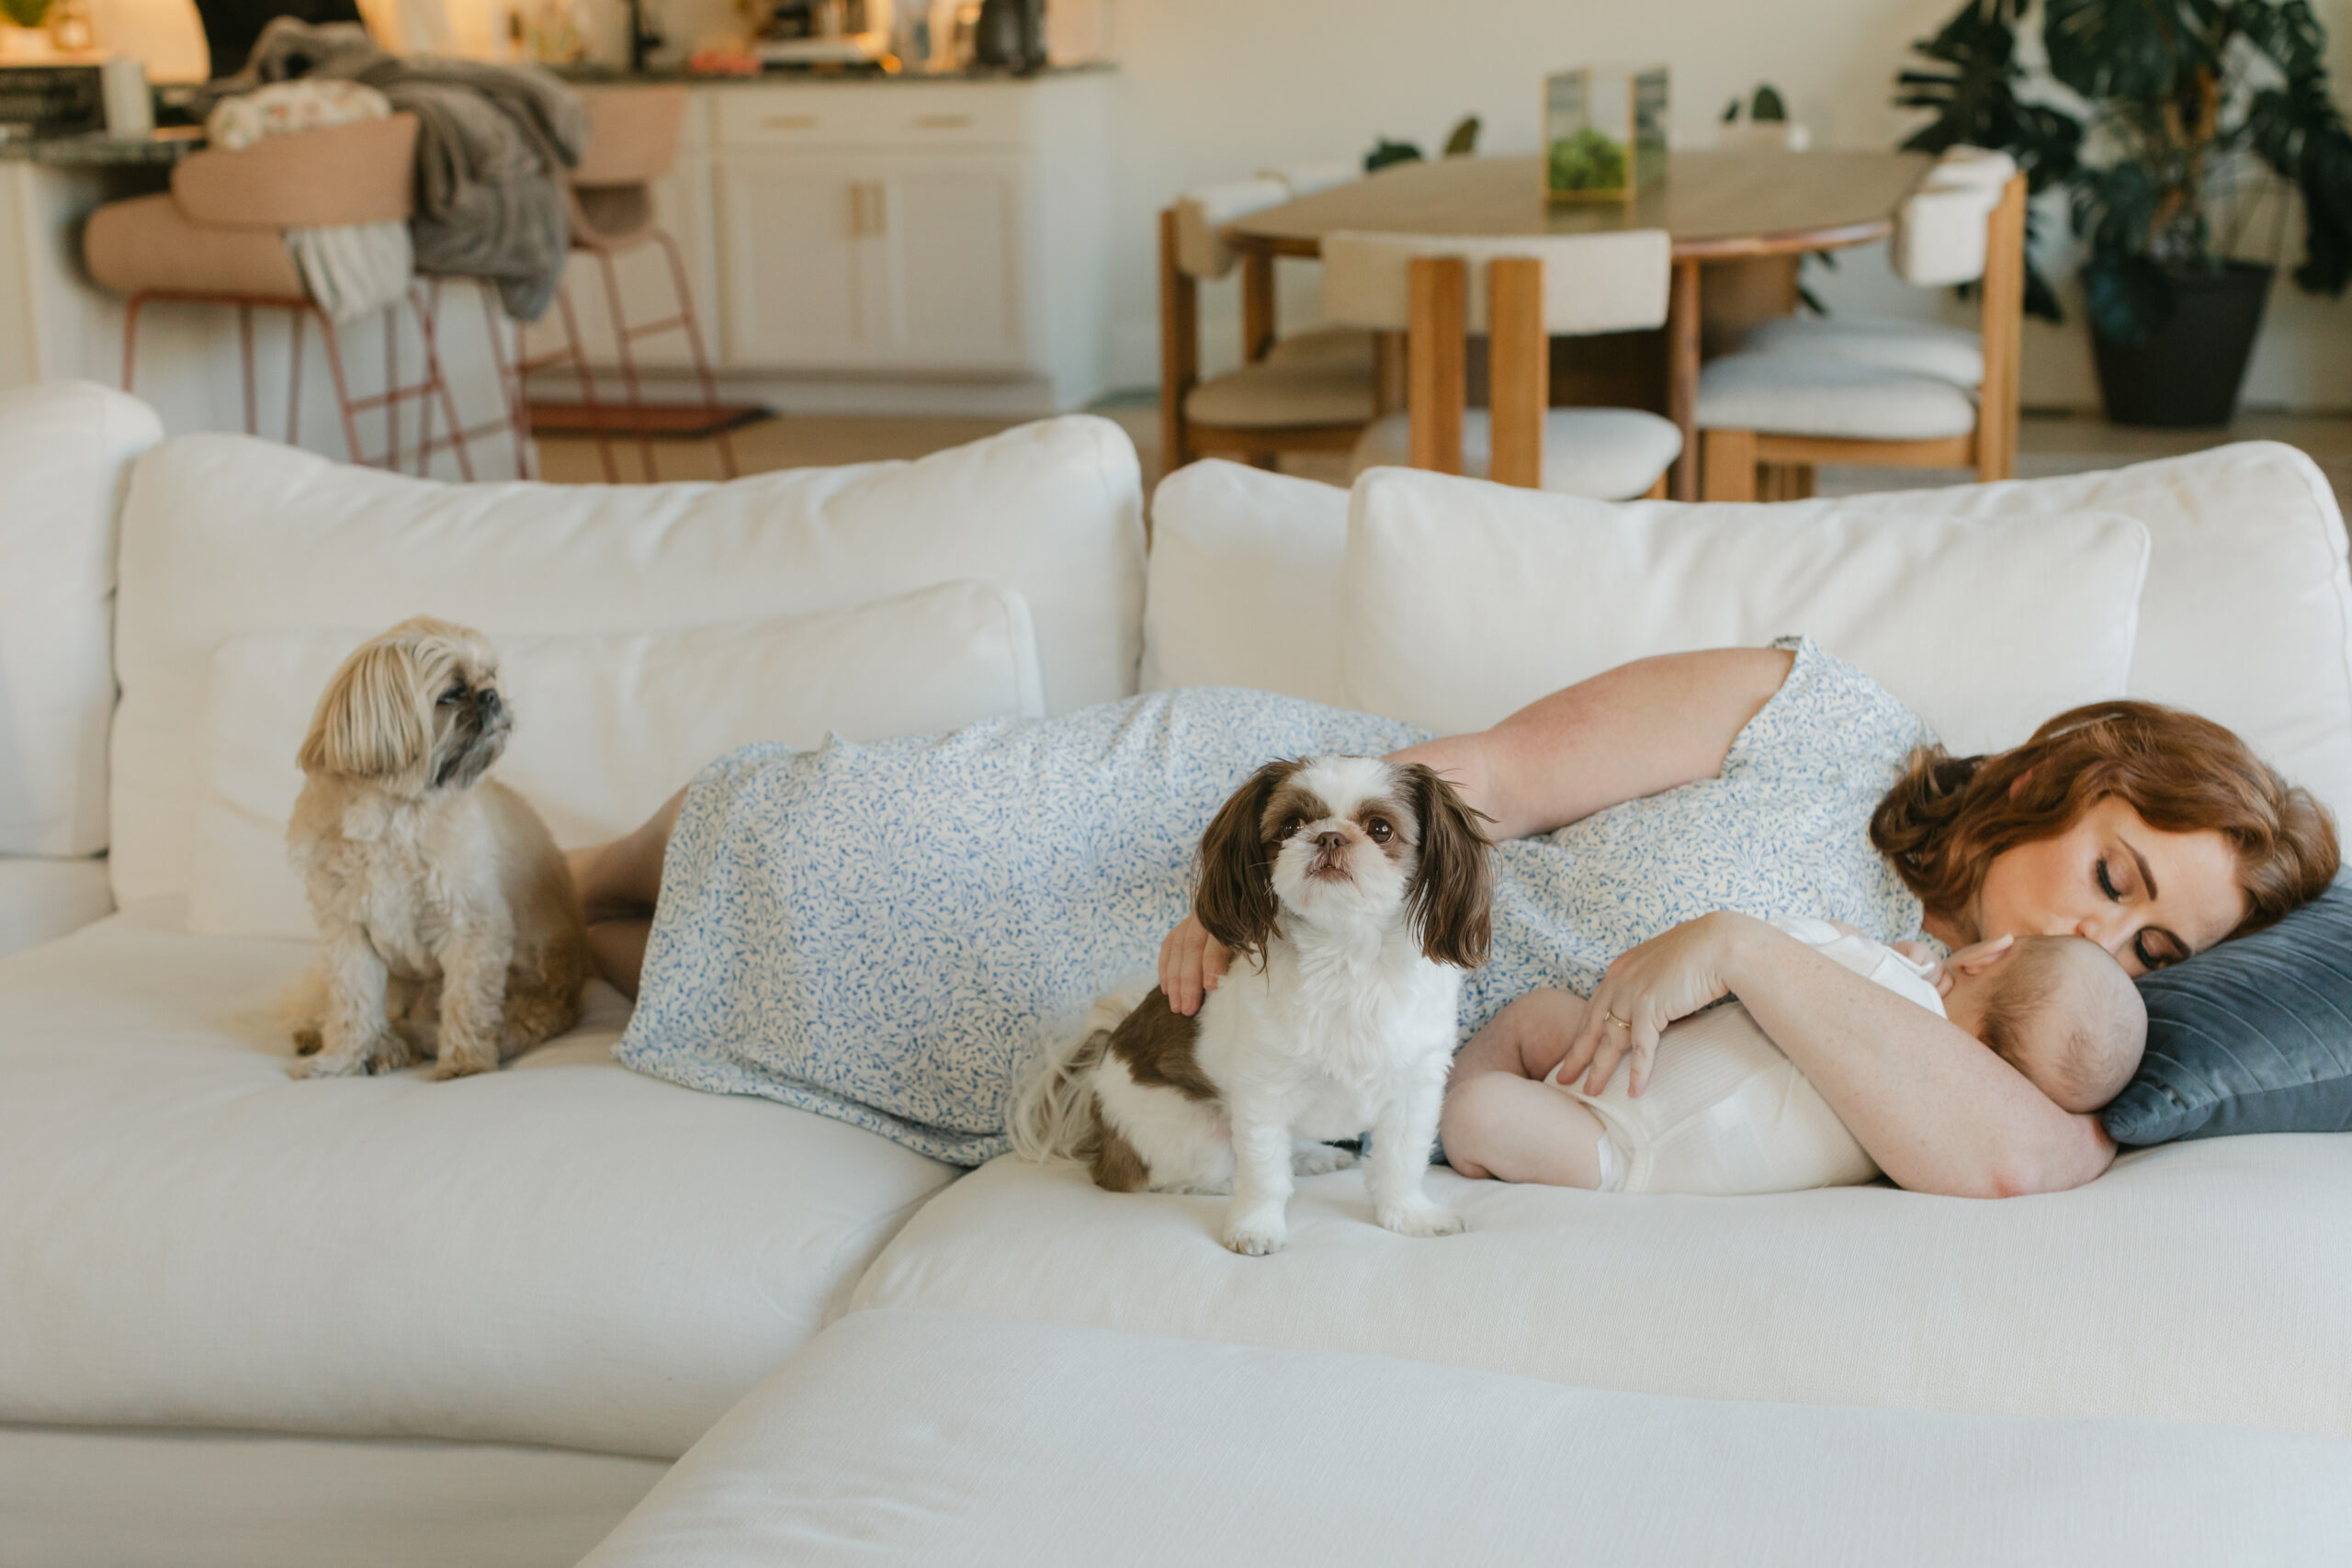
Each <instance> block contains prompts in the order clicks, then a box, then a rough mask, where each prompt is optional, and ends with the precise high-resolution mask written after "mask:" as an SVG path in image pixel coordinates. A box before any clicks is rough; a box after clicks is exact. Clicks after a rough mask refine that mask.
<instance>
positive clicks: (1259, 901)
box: [1193, 759, 1299, 957]
mask: <svg viewBox="0 0 2352 1568" xmlns="http://www.w3.org/2000/svg"><path fill="white" fill-rule="evenodd" d="M1298 767H1299V763H1298V762H1297V761H1295V759H1284V760H1283V761H1273V762H1268V763H1267V764H1266V765H1265V766H1264V767H1262V768H1260V769H1259V770H1258V771H1257V772H1256V773H1252V774H1250V779H1249V782H1248V783H1246V784H1243V785H1242V786H1241V787H1240V788H1239V789H1238V790H1235V791H1234V792H1233V798H1232V799H1230V800H1228V801H1227V802H1226V803H1225V804H1224V805H1223V806H1222V807H1218V809H1217V814H1216V817H1215V818H1213V819H1211V821H1210V823H1209V828H1208V831H1207V832H1205V833H1204V834H1202V835H1201V879H1200V883H1199V885H1198V886H1197V887H1196V888H1195V889H1194V890H1193V914H1195V915H1197V916H1198V917H1200V921H1201V925H1202V926H1203V927H1204V929H1205V930H1206V931H1208V933H1209V935H1211V936H1213V937H1215V938H1216V939H1217V941H1219V942H1223V943H1225V945H1226V946H1227V948H1228V949H1230V950H1231V951H1232V952H1234V953H1240V954H1243V955H1245V956H1251V957H1254V956H1255V955H1257V954H1258V953H1261V952H1262V951H1263V950H1264V948H1265V945H1266V939H1267V938H1268V937H1270V936H1272V935H1274V934H1275V931H1276V927H1275V923H1274V922H1275V920H1276V919H1277V918H1278V916H1279V915H1280V913H1281V910H1280V908H1279V907H1278V906H1277V905H1276V904H1275V902H1274V857H1273V853H1272V851H1271V850H1269V849H1268V848H1267V847H1266V838H1265V822H1266V807H1267V804H1268V803H1269V802H1270V801H1272V798H1273V795H1274V791H1276V790H1277V789H1280V788H1281V787H1282V785H1283V781H1284V780H1286V779H1288V778H1289V777H1290V775H1291V774H1292V773H1295V772H1296V771H1297V770H1298Z"/></svg>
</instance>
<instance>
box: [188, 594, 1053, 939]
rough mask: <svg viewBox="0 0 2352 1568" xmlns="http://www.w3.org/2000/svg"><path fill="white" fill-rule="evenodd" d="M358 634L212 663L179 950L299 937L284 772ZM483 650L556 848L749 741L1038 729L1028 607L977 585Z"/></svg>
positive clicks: (307, 635) (596, 835)
mask: <svg viewBox="0 0 2352 1568" xmlns="http://www.w3.org/2000/svg"><path fill="white" fill-rule="evenodd" d="M381 629H382V628H380V627H379V628H376V630H381ZM374 635H375V631H344V632H319V631H307V632H262V633H256V634H254V635H253V636H250V637H236V638H233V639H232V640H231V641H229V642H226V643H224V644H222V645H221V646H220V649H219V650H218V651H217V652H215V653H214V654H213V656H212V660H211V682H210V692H209V699H208V701H207V703H206V720H205V749H204V791H203V799H202V804H201V806H200V807H198V813H197V821H196V844H195V854H194V867H195V881H194V885H193V886H192V887H191V888H190V890H189V895H188V912H187V923H188V929H189V930H190V931H196V932H199V933H203V934H208V935H215V936H278V937H296V938H307V937H311V936H314V935H315V934H316V931H315V928H314V927H313V925H312V923H311V909H310V905H309V902H308V900H307V898H306V897H305V896H304V894H303V891H302V887H301V885H300V882H299V881H298V880H297V879H296V877H295V875H294V873H293V871H292V869H291V868H290V867H289V865H288V863H287V855H286V824H287V822H288V819H289V818H291V817H292V815H293V811H294V797H295V795H297V794H298V793H299V792H300V789H301V784H302V775H301V773H300V771H299V770H298V769H297V768H296V767H295V765H294V756H295V752H296V751H297V750H300V746H301V743H302V737H303V735H304V734H305V733H307V732H308V730H309V728H310V723H311V712H312V710H313V709H314V708H315V707H316V706H317V705H318V700H319V694H320V693H321V692H322V691H324V690H325V688H326V683H327V681H328V679H329V677H331V676H332V675H333V674H334V670H335V667H336V666H337V665H338V664H340V663H341V662H342V661H343V660H344V658H345V655H347V654H348V653H349V652H350V651H351V650H352V649H354V648H356V647H357V646H358V645H359V644H360V643H361V642H364V641H365V640H367V639H368V637H372V636H374ZM495 640H496V641H497V643H498V649H499V662H500V668H501V677H500V679H501V683H502V684H503V687H504V689H505V691H506V694H507V695H508V698H509V700H510V701H512V703H513V704H514V707H515V738H514V739H513V741H512V742H510V743H509V745H508V747H507V750H506V755H505V756H504V757H503V759H501V760H500V761H499V764H498V767H497V769H496V770H495V773H494V776H495V777H497V778H499V779H502V780H503V781H504V782H505V783H507V784H510V785H512V786H513V787H514V788H515V789H516V790H518V791H520V792H521V793H522V795H523V796H524V798H526V800H528V801H529V802H530V803H531V804H532V806H534V807H537V810H538V812H539V815H540V816H541V817H543V818H546V819H547V823H548V829H550V830H551V831H552V832H553V833H554V834H555V839H556V842H558V843H559V844H561V845H564V846H565V847H567V848H577V847H579V846H581V845H583V844H591V843H596V842H600V841H602V840H607V839H611V838H615V837H617V836H618V835H620V834H622V833H625V832H627V831H628V829H632V828H634V827H636V826H637V825H638V824H639V823H640V822H642V821H644V820H645V818H647V817H649V816H650V815H651V814H652V812H653V810H654V808H655V807H658V806H660V805H661V804H662V801H664V800H666V799H668V798H669V797H670V795H672V794H673V793H674V792H675V791H676V790H677V789H678V788H679V786H681V785H682V784H685V783H686V781H687V780H689V779H691V778H692V777H693V776H694V775H695V773H697V772H699V771H700V770H701V768H702V767H703V765H704V764H705V763H707V762H708V761H711V759H713V758H714V757H717V756H719V755H720V754H722V753H724V752H727V751H729V750H733V749H734V748H736V747H738V746H742V745H746V744H748V743H750V742H752V741H755V740H776V741H782V742H784V743H785V744H786V745H791V746H804V747H805V746H815V745H818V744H820V742H821V741H822V740H823V739H824V738H825V735H826V733H827V732H828V731H831V732H832V733H835V734H838V735H841V736H842V737H844V738H846V739H852V740H877V739H882V738H884V737H886V736H891V735H919V734H925V733H928V732H930V731H933V730H943V729H952V728H956V727H957V726H959V725H963V724H968V723H971V722H973V721H975V720H977V719H983V718H995V717H999V716H1037V715H1040V714H1042V713H1043V712H1044V711H1045V705H1044V702H1043V699H1042V697H1041V696H1040V694H1039V690H1038V681H1037V658H1036V648H1035V634H1034V633H1033V631H1032V630H1031V627H1030V624H1029V612H1028V608H1027V606H1026V605H1025V604H1023V602H1022V599H1021V596H1020V595H1019V594H1017V593H1014V592H1012V591H1010V590H1009V589H1002V588H997V587H994V586H992V585H989V584H986V583H978V582H955V583H948V584H944V585H943V586H941V587H938V588H930V589H925V590H923V591H922V592H918V593H910V594H908V595H906V596H905V597H903V598H899V599H893V600H889V601H887V602H885V603H883V604H874V605H869V606H867V607H865V608H864V609H859V610H852V611H847V612H843V613H842V614H838V615H811V616H808V617H805V618H802V619H797V620H778V621H764V622H752V623H741V624H734V625H728V626H695V627H689V628H686V629H684V630H679V631H668V632H636V633H623V634H619V635H616V636H605V637H564V636H557V637H528V636H524V637H497V638H496V639H495Z"/></svg>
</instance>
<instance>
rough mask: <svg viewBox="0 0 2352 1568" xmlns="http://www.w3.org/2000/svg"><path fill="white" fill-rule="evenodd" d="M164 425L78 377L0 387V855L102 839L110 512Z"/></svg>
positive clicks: (110, 712)
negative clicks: (127, 473) (126, 476)
mask: <svg viewBox="0 0 2352 1568" xmlns="http://www.w3.org/2000/svg"><path fill="white" fill-rule="evenodd" d="M163 436H164V428H163V425H162V424H161V423H160V422H158V421H157V419H156V418H155V412H154V411H153V409H150V408H149V407H148V406H147V405H146V404H144V403H142V402H141V401H139V400H137V399H135V398H129V397H125V396H124V395H123V394H122V393H120V392H115V391H109V390H107V389H106V388H104V387H98V386H94V385H92V384H91V383H89V382H87V381H60V382H51V383H49V384H47V385H43V386H38V387H27V388H24V389H21V390H18V391H14V392H8V393H6V394H0V486H5V495H0V855H89V854H96V853H97V852H99V851H100V850H103V849H105V848H106V847H107V724H108V722H109V721H110V720H111V719H112V717H113V716H114V665H113V658H112V647H111V645H112V642H113V633H114V615H113V607H114V606H113V599H114V551H115V515H116V513H117V512H118V511H119V509H120V507H121V504H122V480H123V473H124V470H125V469H126V468H128V467H129V465H130V460H131V459H132V458H134V457H137V456H138V455H139V454H140V453H141V452H143V451H145V450H146V449H147V448H148V447H150V446H153V445H154V444H155V443H156V442H158V441H160V440H162V439H163Z"/></svg>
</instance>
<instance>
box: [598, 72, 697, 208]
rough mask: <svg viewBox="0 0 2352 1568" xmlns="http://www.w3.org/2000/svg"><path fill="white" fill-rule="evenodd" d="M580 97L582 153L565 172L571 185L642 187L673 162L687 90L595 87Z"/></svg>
mask: <svg viewBox="0 0 2352 1568" xmlns="http://www.w3.org/2000/svg"><path fill="white" fill-rule="evenodd" d="M585 97H586V100H587V104H588V151H587V152H585V153H583V154H582V157H581V159H580V164H579V166H578V167H577V168H575V169H573V170H572V171H571V183H572V184H573V185H577V186H636V185H644V184H646V183H647V182H648V181H650V180H658V179H660V178H661V177H662V175H666V174H668V173H669V172H670V171H671V170H672V169H673V168H674V167H675V166H676V165H677V162H678V141H679V138H680V137H681V136H682V135H684V131H685V128H686V108H687V106H688V105H689V104H691V103H692V102H693V94H692V93H691V91H690V90H689V89H687V88H685V87H683V86H661V87H600V88H598V89H596V90H595V91H594V92H592V93H589V94H586V95H585Z"/></svg>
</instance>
